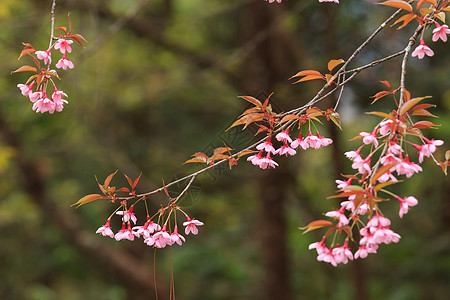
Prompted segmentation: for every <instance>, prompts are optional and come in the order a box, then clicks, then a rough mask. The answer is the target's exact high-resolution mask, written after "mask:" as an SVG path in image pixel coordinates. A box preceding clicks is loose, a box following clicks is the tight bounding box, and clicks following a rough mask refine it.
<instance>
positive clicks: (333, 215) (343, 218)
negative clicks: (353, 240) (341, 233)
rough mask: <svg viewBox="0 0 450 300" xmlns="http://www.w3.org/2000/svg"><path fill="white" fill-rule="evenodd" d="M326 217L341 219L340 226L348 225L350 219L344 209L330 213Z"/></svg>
mask: <svg viewBox="0 0 450 300" xmlns="http://www.w3.org/2000/svg"><path fill="white" fill-rule="evenodd" d="M325 216H327V217H331V218H337V219H339V223H338V226H343V225H348V219H347V217H346V216H345V214H344V212H343V209H342V208H341V209H340V210H333V211H329V212H327V213H326V214H325Z"/></svg>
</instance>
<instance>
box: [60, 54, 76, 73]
mask: <svg viewBox="0 0 450 300" xmlns="http://www.w3.org/2000/svg"><path fill="white" fill-rule="evenodd" d="M56 67H57V68H59V69H61V68H62V69H63V70H67V68H69V69H73V68H74V65H73V62H71V61H70V60H68V59H67V57H66V55H65V54H64V55H63V57H62V58H61V59H60V60H59V61H58V63H57V64H56Z"/></svg>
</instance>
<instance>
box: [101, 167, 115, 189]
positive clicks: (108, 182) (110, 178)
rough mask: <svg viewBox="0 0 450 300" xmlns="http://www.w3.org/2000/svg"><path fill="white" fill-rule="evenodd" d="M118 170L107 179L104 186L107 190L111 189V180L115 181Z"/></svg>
mask: <svg viewBox="0 0 450 300" xmlns="http://www.w3.org/2000/svg"><path fill="white" fill-rule="evenodd" d="M116 173H117V170H116V171H115V172H113V173H111V174H109V175H108V177H106V179H105V183H104V184H103V187H104V188H105V189H106V188H108V187H109V184H110V183H111V180H112V179H113V177H114V175H116Z"/></svg>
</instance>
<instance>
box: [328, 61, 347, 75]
mask: <svg viewBox="0 0 450 300" xmlns="http://www.w3.org/2000/svg"><path fill="white" fill-rule="evenodd" d="M343 63H345V60H343V59H342V58H341V59H332V60H330V61H329V62H328V71H330V72H331V71H333V69H334V68H336V67H337V66H339V65H340V64H343Z"/></svg>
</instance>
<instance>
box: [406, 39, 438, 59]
mask: <svg viewBox="0 0 450 300" xmlns="http://www.w3.org/2000/svg"><path fill="white" fill-rule="evenodd" d="M425 55H428V56H430V57H431V56H433V55H434V52H433V50H431V49H430V47H428V46H427V45H425V42H424V41H423V39H420V45H419V46H417V48H416V49H414V51H413V53H412V54H411V56H412V57H415V56H417V58H419V59H422V58H423V57H424V56H425Z"/></svg>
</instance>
